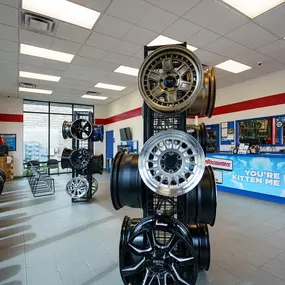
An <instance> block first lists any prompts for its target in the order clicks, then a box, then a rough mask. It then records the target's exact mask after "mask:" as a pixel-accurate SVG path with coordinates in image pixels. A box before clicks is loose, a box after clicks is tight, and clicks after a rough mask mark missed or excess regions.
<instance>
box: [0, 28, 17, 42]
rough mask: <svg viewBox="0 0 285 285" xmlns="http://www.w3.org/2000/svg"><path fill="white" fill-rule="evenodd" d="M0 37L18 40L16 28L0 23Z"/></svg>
mask: <svg viewBox="0 0 285 285" xmlns="http://www.w3.org/2000/svg"><path fill="white" fill-rule="evenodd" d="M0 38H1V39H5V40H10V41H15V42H17V41H18V29H17V28H14V27H10V26H6V25H1V24H0Z"/></svg>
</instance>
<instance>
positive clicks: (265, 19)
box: [253, 3, 285, 38]
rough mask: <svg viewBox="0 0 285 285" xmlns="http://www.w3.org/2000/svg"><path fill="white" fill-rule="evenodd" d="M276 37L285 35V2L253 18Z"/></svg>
mask: <svg viewBox="0 0 285 285" xmlns="http://www.w3.org/2000/svg"><path fill="white" fill-rule="evenodd" d="M253 20H254V22H256V23H258V24H259V25H260V26H262V27H263V28H265V29H267V30H268V31H270V32H272V33H274V34H275V35H277V36H278V37H281V38H284V37H285V29H284V27H285V3H284V4H282V5H279V6H277V7H275V8H274V9H272V10H269V11H268V12H266V13H264V14H262V15H260V16H258V17H256V18H254V19H253Z"/></svg>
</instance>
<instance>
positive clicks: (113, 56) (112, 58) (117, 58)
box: [102, 52, 129, 64]
mask: <svg viewBox="0 0 285 285" xmlns="http://www.w3.org/2000/svg"><path fill="white" fill-rule="evenodd" d="M128 58H129V57H128V56H126V55H122V54H117V53H114V52H107V53H106V55H105V56H104V57H103V58H102V59H103V60H104V61H107V62H112V63H117V64H122V63H123V62H125V61H126V60H127V59H128Z"/></svg>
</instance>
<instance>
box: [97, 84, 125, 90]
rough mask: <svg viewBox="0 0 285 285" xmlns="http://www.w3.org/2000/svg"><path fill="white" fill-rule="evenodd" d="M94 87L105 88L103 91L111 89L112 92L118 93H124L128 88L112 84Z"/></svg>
mask: <svg viewBox="0 0 285 285" xmlns="http://www.w3.org/2000/svg"><path fill="white" fill-rule="evenodd" d="M94 87H97V88H103V89H110V90H116V91H122V90H124V89H125V88H126V87H125V86H120V85H112V84H106V83H97V84H96V85H95V86H94Z"/></svg>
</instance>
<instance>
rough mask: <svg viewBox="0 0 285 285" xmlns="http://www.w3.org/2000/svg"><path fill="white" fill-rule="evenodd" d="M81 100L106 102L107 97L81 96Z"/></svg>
mask: <svg viewBox="0 0 285 285" xmlns="http://www.w3.org/2000/svg"><path fill="white" fill-rule="evenodd" d="M81 98H86V99H94V100H106V99H108V97H105V96H94V95H88V94H85V95H82V96H81Z"/></svg>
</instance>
